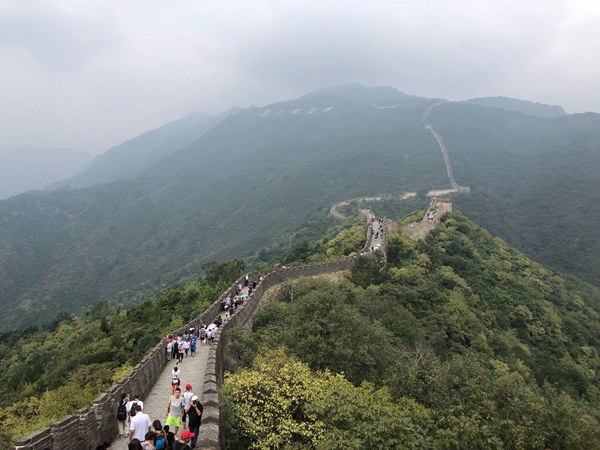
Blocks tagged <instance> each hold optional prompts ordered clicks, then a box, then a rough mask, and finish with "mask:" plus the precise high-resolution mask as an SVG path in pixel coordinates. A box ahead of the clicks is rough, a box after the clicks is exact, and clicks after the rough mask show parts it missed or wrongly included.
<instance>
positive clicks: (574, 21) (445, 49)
mask: <svg viewBox="0 0 600 450" xmlns="http://www.w3.org/2000/svg"><path fill="white" fill-rule="evenodd" d="M599 42H600V2H597V1H593V0H591V1H574V0H568V1H554V0H544V1H528V2H523V1H522V0H519V1H511V0H502V1H486V0H472V1H465V0H460V1H454V0H419V1H417V0H414V1H400V0H395V1H392V0H389V1H383V0H379V1H377V0H369V1H365V0H343V1H342V0H340V1H326V0H314V1H313V0H294V1H285V0H263V1H255V0H241V1H228V0H210V1H208V0H188V1H186V0H139V1H138V0H97V1H94V0H87V1H74V0H65V1H61V0H48V1H43V0H31V1H30V0H2V1H1V2H0V147H13V146H20V145H24V144H28V145H34V146H49V147H50V146H53V147H70V148H74V149H77V150H82V151H86V152H93V153H99V152H103V151H105V150H107V149H108V148H109V147H111V146H112V145H116V144H118V143H120V142H122V141H123V140H125V139H128V138H131V137H134V136H135V135H137V134H139V133H141V132H143V131H146V130H148V129H151V128H154V127H156V126H159V125H161V124H163V123H165V122H167V121H169V120H173V119H176V118H179V117H181V116H182V115H185V114H186V113H188V112H191V111H203V112H220V111H223V110H225V109H228V108H230V107H232V106H236V105H238V106H248V105H250V104H253V103H254V104H259V105H261V104H266V103H270V102H273V101H277V100H284V99H288V98H291V97H295V96H298V95H300V94H302V93H305V92H307V91H309V90H312V89H314V88H318V87H325V86H331V85H336V84H342V83H348V82H361V83H365V84H383V85H392V86H395V87H397V88H398V89H400V90H401V91H404V92H407V93H410V94H415V95H422V96H430V97H443V98H447V99H450V100H453V99H464V98H469V97H476V96H492V95H505V96H512V97H519V98H525V99H530V100H534V101H540V102H545V103H551V104H560V105H562V106H564V107H565V109H566V110H567V111H568V112H582V111H589V110H592V111H600V58H598V56H597V55H598V43H599Z"/></svg>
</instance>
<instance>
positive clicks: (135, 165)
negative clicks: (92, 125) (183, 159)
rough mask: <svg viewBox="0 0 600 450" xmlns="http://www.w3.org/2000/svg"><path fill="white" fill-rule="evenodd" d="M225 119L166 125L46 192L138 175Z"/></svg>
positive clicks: (191, 118)
mask: <svg viewBox="0 0 600 450" xmlns="http://www.w3.org/2000/svg"><path fill="white" fill-rule="evenodd" d="M224 116H225V115H221V116H210V115H206V114H200V113H195V114H190V115H188V116H186V117H184V118H183V119H180V120H175V121H173V122H170V123H167V124H165V125H163V126H161V127H159V128H157V129H155V130H151V131H148V132H146V133H144V134H142V135H140V136H138V137H135V138H133V139H130V140H128V141H126V142H123V143H122V144H120V145H117V146H116V147H113V148H111V149H109V150H108V151H107V152H106V153H103V154H101V155H98V156H96V157H95V158H94V159H93V160H91V161H90V162H89V163H88V164H87V166H86V167H85V168H84V169H83V170H82V171H81V172H79V173H77V174H76V175H75V176H72V177H70V178H67V179H63V180H61V181H58V182H56V183H53V184H52V185H51V186H49V189H59V188H67V187H68V188H72V189H75V188H82V187H87V186H94V185H96V184H104V183H110V182H112V181H117V180H122V179H125V178H129V177H132V176H134V175H137V174H139V173H141V172H143V171H144V170H146V169H147V168H149V167H150V166H152V165H153V164H154V163H156V162H157V161H158V160H160V159H161V158H163V157H164V156H166V155H168V154H169V153H173V152H175V151H177V150H181V149H182V148H184V147H187V146H188V145H190V144H191V143H193V142H194V141H195V140H196V139H198V138H199V137H200V136H202V134H204V133H205V132H206V131H207V130H209V129H210V128H212V127H213V126H215V125H216V124H217V123H219V121H220V120H222V119H223V117H224ZM47 184H49V183H47Z"/></svg>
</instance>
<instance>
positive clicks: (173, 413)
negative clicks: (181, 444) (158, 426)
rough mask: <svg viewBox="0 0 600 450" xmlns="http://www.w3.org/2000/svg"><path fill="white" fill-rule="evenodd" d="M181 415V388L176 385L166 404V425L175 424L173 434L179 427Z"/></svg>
mask: <svg viewBox="0 0 600 450" xmlns="http://www.w3.org/2000/svg"><path fill="white" fill-rule="evenodd" d="M182 416H183V397H181V389H180V388H179V387H177V388H176V389H175V394H174V395H172V396H171V399H170V400H169V404H168V405H167V422H166V425H168V426H169V427H171V426H173V425H175V430H174V431H173V433H175V436H177V432H178V431H179V428H181V417H182Z"/></svg>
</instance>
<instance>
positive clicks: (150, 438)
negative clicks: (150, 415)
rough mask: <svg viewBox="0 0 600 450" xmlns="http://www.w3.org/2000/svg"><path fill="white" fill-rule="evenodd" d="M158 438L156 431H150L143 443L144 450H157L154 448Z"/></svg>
mask: <svg viewBox="0 0 600 450" xmlns="http://www.w3.org/2000/svg"><path fill="white" fill-rule="evenodd" d="M155 438H156V434H155V433H154V431H148V432H147V433H146V436H144V442H142V448H143V449H144V450H156V447H154V439H155Z"/></svg>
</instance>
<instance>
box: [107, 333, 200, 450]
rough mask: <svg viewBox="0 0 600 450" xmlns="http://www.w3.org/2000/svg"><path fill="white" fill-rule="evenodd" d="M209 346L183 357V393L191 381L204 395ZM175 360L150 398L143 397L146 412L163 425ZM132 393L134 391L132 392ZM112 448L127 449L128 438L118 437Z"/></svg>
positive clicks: (198, 392) (168, 364)
mask: <svg viewBox="0 0 600 450" xmlns="http://www.w3.org/2000/svg"><path fill="white" fill-rule="evenodd" d="M209 348H210V346H209V344H208V343H207V344H206V345H204V346H198V347H197V349H196V356H194V357H192V356H188V357H187V358H183V362H182V363H181V364H180V365H179V367H180V370H181V375H180V380H181V392H182V393H183V391H184V390H185V385H186V384H188V383H190V384H191V385H192V392H194V393H195V394H196V395H198V397H200V398H201V397H202V392H204V388H203V383H204V369H205V368H206V362H207V360H208V349H209ZM175 362H176V360H171V361H168V362H167V364H166V366H165V367H164V369H163V371H162V373H161V374H160V377H159V378H158V380H157V381H156V384H155V385H154V387H153V388H152V391H150V395H149V396H148V398H142V401H143V402H144V412H145V413H146V414H148V415H149V416H150V420H152V421H154V420H155V419H158V420H160V423H161V424H162V425H164V424H165V422H166V420H167V415H166V414H165V413H166V411H167V405H168V404H169V398H170V397H171V371H172V370H173V367H175ZM132 394H134V393H133V392H132ZM172 431H173V430H172ZM181 431H183V430H179V433H180V434H181ZM111 448H112V450H127V438H116V439H115V441H114V443H113V446H112V447H111Z"/></svg>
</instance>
